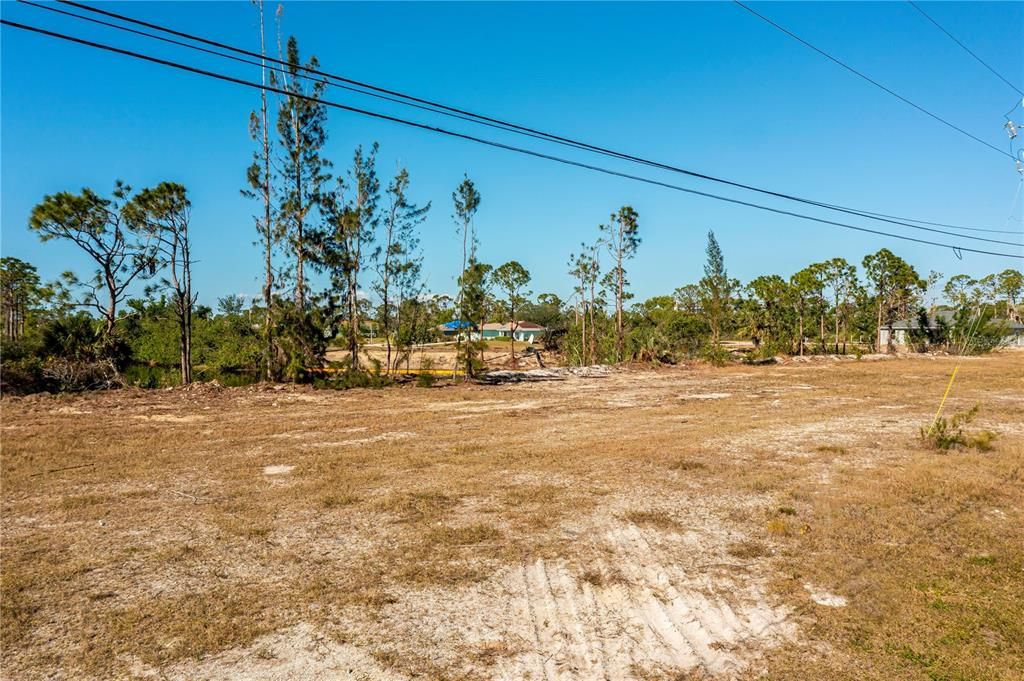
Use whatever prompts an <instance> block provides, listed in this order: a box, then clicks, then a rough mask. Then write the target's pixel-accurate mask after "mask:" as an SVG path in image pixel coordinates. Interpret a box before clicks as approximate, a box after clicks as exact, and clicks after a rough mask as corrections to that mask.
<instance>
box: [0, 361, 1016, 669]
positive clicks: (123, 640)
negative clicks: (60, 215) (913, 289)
mask: <svg viewBox="0 0 1024 681" xmlns="http://www.w3.org/2000/svg"><path fill="white" fill-rule="evenodd" d="M953 363H954V360H952V359H949V358H939V359H935V358H915V359H899V360H889V361H877V362H854V361H828V360H821V361H815V362H806V363H797V364H792V365H787V366H772V367H739V366H737V367H730V368H726V369H711V368H706V367H691V368H686V367H681V368H671V369H661V370H652V369H644V368H633V369H624V370H620V371H614V372H611V373H609V374H608V375H604V376H594V377H579V376H569V377H567V378H566V379H565V380H561V381H548V382H543V383H522V384H516V385H502V386H471V385H461V386H454V387H446V388H434V389H423V388H413V387H403V388H393V389H385V390H355V391H347V392H333V391H313V390H311V389H308V388H301V387H300V388H295V387H278V388H276V389H275V388H272V387H264V386H256V387H250V388H237V389H222V388H216V387H206V386H195V387H192V388H191V389H175V390H165V391H143V390H125V391H118V392H109V393H96V394H90V395H82V396H64V397H34V398H27V399H5V400H4V402H3V404H2V408H3V425H2V434H3V440H2V444H3V458H2V483H3V518H2V531H3V534H2V540H3V558H4V560H3V577H4V584H3V596H4V603H5V611H4V629H3V632H4V645H3V652H2V661H3V668H4V670H5V672H4V677H5V678H12V679H13V678H18V679H22V678H25V679H35V678H40V679H41V678H68V679H70V678H159V679H165V678H166V679H194V678H204V679H239V678H241V679H321V678H338V679H382V680H383V679H389V680H390V679H410V678H430V679H441V678H474V679H483V678H490V679H544V680H554V679H661V678H664V679H691V678H692V679H697V678H759V677H761V676H762V675H764V674H768V675H769V676H771V678H812V677H813V678H919V677H920V678H927V677H926V676H924V675H923V674H925V673H926V672H927V671H928V670H929V669H930V670H932V671H934V670H935V669H937V668H938V667H936V666H935V665H937V664H939V663H938V662H929V665H931V666H929V667H927V668H925V667H921V664H920V663H918V662H915V658H913V657H911V656H908V655H907V654H905V653H901V652H900V650H902V649H900V648H894V649H893V650H895V652H892V651H890V650H889V649H888V648H886V647H885V646H884V645H883V643H884V641H887V640H889V638H893V637H896V638H898V637H899V635H900V633H899V632H900V627H899V626H894V631H890V630H889V629H888V628H887V626H888V625H885V626H883V625H881V624H878V621H877V610H878V609H884V608H885V607H886V603H889V601H888V600H886V599H890V600H892V601H893V602H895V603H898V602H899V600H900V598H901V597H902V598H903V599H905V600H906V599H907V598H908V597H907V595H906V593H907V592H906V591H905V590H906V589H911V590H912V589H914V588H915V587H913V586H907V585H908V584H917V583H919V582H920V581H921V580H922V579H924V577H922V576H921V574H919V572H920V571H922V570H923V571H924V572H925V573H927V575H928V576H929V577H928V578H929V579H936V580H937V579H939V577H937V576H935V574H933V572H934V565H932V566H929V565H928V564H927V560H925V558H922V562H921V563H920V564H919V563H917V562H915V563H913V564H906V565H904V563H903V562H901V561H904V560H905V559H909V558H908V557H909V556H910V555H912V554H913V555H916V554H915V553H914V551H916V550H917V549H914V551H911V550H909V549H906V548H904V547H911V546H914V547H916V546H918V545H919V544H920V543H921V542H922V541H924V542H925V543H927V542H934V543H935V544H936V545H937V546H939V545H943V544H942V543H943V542H946V543H950V542H952V543H953V544H954V545H955V546H954V548H951V549H950V551H955V552H958V553H955V554H953V553H951V554H950V555H961V554H963V555H964V556H966V557H967V558H965V560H968V559H969V560H972V561H975V562H974V563H970V565H986V566H989V567H992V566H991V565H990V564H989V563H988V562H986V561H987V559H986V558H984V557H985V556H996V557H998V558H992V563H993V564H994V565H995V567H992V569H993V570H995V569H996V568H998V567H1001V566H1002V565H1003V564H1004V562H1005V564H1006V565H1007V570H1009V572H1008V573H1005V574H1004V573H998V574H996V573H993V574H991V575H989V576H986V575H981V576H971V575H968V576H967V577H964V579H965V580H968V581H967V582H965V583H969V584H970V585H972V586H971V588H974V586H973V585H974V582H971V581H969V580H971V579H975V578H976V579H978V580H981V581H979V582H978V585H977V589H978V593H981V592H982V591H984V590H985V589H992V588H996V587H994V586H993V584H995V583H998V584H1000V585H1001V586H1000V587H998V588H1001V589H1003V592H1004V596H1005V597H1006V598H1007V599H1011V598H1013V599H1015V598H1016V596H1017V595H1019V594H1021V593H1022V592H1021V590H1020V573H1019V570H1018V571H1017V572H1014V570H1017V568H1016V567H1014V566H1016V565H1021V553H1022V550H1021V548H1020V547H1021V545H1022V544H1021V543H1020V539H1021V538H1022V535H1021V530H1020V527H1021V525H1022V522H1021V521H1022V520H1024V518H1022V517H1021V516H1022V511H1021V507H1020V504H1019V503H1017V502H1019V501H1021V500H1022V499H1024V494H1022V493H1021V480H1020V477H1021V476H1020V465H1021V463H1020V462H1021V452H1022V449H1021V444H1022V442H1024V418H1021V415H1022V414H1024V397H1022V395H1024V355H1021V354H1017V355H1013V354H1006V355H999V356H995V357H989V358H984V359H968V360H966V361H965V362H964V366H963V367H962V368H961V370H960V375H959V377H958V383H957V384H956V386H955V389H954V392H953V397H952V398H951V400H950V402H949V403H948V407H947V408H948V409H950V410H955V409H960V408H966V407H969V406H971V405H973V404H975V403H978V404H980V405H981V407H982V411H981V416H980V417H979V421H978V423H977V424H975V425H976V427H985V428H991V429H992V430H995V431H997V432H998V434H999V437H998V440H997V442H998V446H997V449H996V450H995V452H993V453H989V454H973V453H971V454H967V453H965V454H956V455H948V454H936V453H935V452H933V451H928V450H924V449H922V448H921V446H920V444H919V443H918V442H917V438H916V435H917V430H918V428H919V426H920V425H921V424H923V423H926V422H928V419H929V417H930V416H931V415H932V414H934V410H935V407H936V405H937V401H938V398H939V397H940V396H941V393H942V390H943V388H944V387H945V381H946V380H947V379H948V375H949V372H950V370H951V369H952V367H953ZM940 457H941V459H940ZM936 466H941V467H942V468H936ZM960 466H962V467H963V468H962V469H958V467H960ZM1014 466H1016V470H1017V471H1018V472H1017V473H1016V477H1013V473H1012V471H1013V470H1014V468H1013V467H1014ZM951 467H952V470H950V468H951ZM986 467H992V475H993V480H996V478H998V479H999V480H1002V482H992V483H991V487H983V486H984V485H988V484H990V483H989V482H988V481H987V479H982V478H978V479H977V481H976V482H972V484H975V485H976V487H977V490H981V489H984V490H986V491H985V492H984V493H982V492H979V491H977V490H975V489H974V488H971V489H972V490H973V491H971V490H968V491H959V489H960V488H958V487H957V486H956V485H957V484H960V485H964V484H967V483H966V482H965V481H966V480H968V479H970V480H974V477H972V476H979V475H981V472H979V471H985V470H987V468H986ZM1007 471H1009V472H1007ZM947 474H948V475H950V476H952V477H950V478H949V479H948V480H949V481H948V482H943V481H945V480H946V478H944V477H942V476H944V475H947ZM998 476H1003V477H1001V478H999V477H998ZM1006 476H1009V477H1006ZM900 481H902V482H900ZM922 481H924V482H922ZM958 481H959V482H958ZM897 482H899V484H900V485H902V486H900V487H892V486H891V485H894V484H897ZM887 485H889V487H886V486H887ZM922 485H926V486H923V487H922ZM922 490H924V491H922ZM930 490H938V491H936V492H934V494H935V498H934V499H933V498H932V496H929V494H931V492H930ZM922 494H923V495H924V496H925V499H926V500H925V501H923V502H922V501H920V497H921V495H922ZM961 494H962V495H963V498H961ZM901 495H903V496H901ZM904 496H905V497H906V498H905V499H904V498H903V497H904ZM964 499H966V500H967V501H964ZM965 504H967V506H966V507H965ZM862 507H863V508H867V509H871V508H874V509H875V511H878V509H880V508H884V509H885V514H884V515H880V514H879V513H876V514H875V517H874V519H869V520H865V518H871V517H872V516H871V515H870V513H869V514H868V515H866V516H856V513H859V511H856V509H860V508H862ZM949 509H952V510H949ZM855 511H856V513H855ZM848 512H849V513H853V514H854V516H856V517H858V518H860V519H859V520H857V521H856V522H853V523H850V522H848V520H849V519H848V518H847V516H846V514H847V513H848ZM947 513H948V514H952V515H942V514H947ZM965 513H969V515H970V517H971V518H975V517H976V516H977V518H981V519H984V522H985V525H984V529H983V530H979V529H978V527H981V526H980V525H979V526H977V527H976V526H974V525H970V526H968V525H964V526H963V528H962V529H963V536H960V535H959V534H952V533H953V529H954V528H959V526H958V525H956V523H957V522H959V520H958V519H959V518H961V517H963V516H962V514H965ZM939 515H942V518H943V520H944V522H945V524H944V525H941V527H942V528H944V529H943V531H947V530H948V532H947V534H950V536H951V537H955V540H954V539H950V538H949V537H946V536H945V535H943V537H942V538H940V539H936V538H935V537H932V536H931V535H930V533H933V532H934V528H936V527H937V525H936V524H935V521H934V518H935V517H938V516H939ZM904 521H906V526H904V525H903V523H904ZM978 522H981V520H979V521H978ZM873 523H874V524H873ZM876 525H877V530H878V532H879V534H874V532H875V531H876ZM883 529H884V536H883V533H882V530H883ZM958 531H959V530H958ZM981 541H987V542H988V544H985V545H984V546H980V547H979V546H974V545H973V544H974V543H976V542H981ZM957 542H959V543H957ZM982 549H984V550H982ZM921 550H922V551H923V550H924V549H921ZM922 556H924V554H922ZM977 556H982V558H977ZM1013 561H1017V562H1016V563H1014V562H1013ZM989 567H986V568H985V569H989ZM964 569H973V568H964ZM915 570H917V571H918V572H914V571H915ZM904 572H905V573H906V577H905V579H904V577H903V576H902V575H903V574H904ZM936 574H937V573H936ZM971 574H972V575H973V573H971ZM1007 575H1009V576H1010V577H1009V578H1007ZM1014 575H1016V581H1014ZM890 576H891V577H892V579H893V580H896V578H897V577H899V580H900V581H898V582H897V581H894V582H893V584H892V592H891V593H890V592H889V591H888V590H887V589H888V588H889V587H888V586H886V584H887V582H886V580H887V579H889V578H890ZM1007 579H1009V582H1008V581H1007ZM986 580H994V581H993V582H992V583H989V581H986ZM1007 585H1009V586H1007ZM883 587H885V588H883ZM901 590H904V591H901ZM972 593H973V592H972ZM901 594H902V595H901ZM974 597H978V598H981V597H980V596H977V594H975V595H974V596H972V595H971V594H967V595H966V596H964V598H974ZM949 598H951V597H949V596H947V600H948V599H949ZM1007 602H1010V601H1009V600H1008V601H1007ZM908 603H909V601H908ZM891 605H892V603H890V606H891ZM996 605H998V603H997V604H996ZM926 606H927V604H925V605H922V606H921V607H922V608H923V610H922V612H924V613H926V614H927V613H929V612H931V611H930V610H928V609H927V607H926ZM907 607H908V608H911V606H910V605H909V604H908V606H907ZM1000 607H1001V608H1002V612H1004V613H1007V616H1013V615H1014V613H1015V612H1017V611H1016V610H1014V607H1017V608H1018V610H1019V607H1020V606H1019V605H1017V606H1013V605H1005V603H1004V604H1003V605H1002V606H1000ZM908 612H912V613H916V612H917V611H916V610H912V609H911V610H908ZM1022 614H1024V613H1022ZM944 616H945V615H944V614H943V613H941V612H939V611H937V610H936V611H935V613H934V617H937V618H938V617H944ZM894 617H895V615H894ZM915 617H917V615H915ZM872 618H875V619H872ZM997 619H998V618H997ZM920 621H921V620H920V619H918V623H919V626H920ZM864 622H869V623H870V622H875V624H874V625H872V626H874V627H875V628H876V629H877V631H876V632H875V633H870V632H873V631H875V630H874V629H871V628H870V627H869V626H868V625H866V624H864ZM1000 622H1001V620H1000V621H996V622H992V623H988V624H986V627H987V628H986V629H985V630H986V631H990V632H993V633H992V634H991V635H990V636H989V638H990V639H991V640H993V641H995V642H994V643H992V646H991V648H990V649H989V648H985V649H981V650H979V651H978V652H977V658H976V657H975V653H974V652H971V651H973V649H971V650H970V651H968V652H964V649H963V647H962V646H961V648H955V649H951V650H952V652H948V651H947V652H943V651H944V650H945V649H939V652H937V653H935V654H934V655H933V657H932V658H926V659H933V658H934V659H936V660H940V661H943V660H947V659H948V660H949V662H948V665H949V668H950V669H954V670H956V669H960V668H964V669H968V668H969V669H970V670H981V671H982V672H983V673H982V674H981V675H978V676H968V675H965V676H963V677H962V678H994V679H995V678H1007V679H1009V678H1015V674H1016V671H1017V670H1021V669H1022V667H1021V665H1022V664H1024V663H1021V661H1020V658H1019V657H1017V655H1018V652H1019V651H1020V642H1019V641H1018V642H1013V641H1012V640H1009V639H1010V638H1011V637H1012V636H1013V635H1014V634H1015V632H1016V631H1017V629H1014V628H1013V627H1014V626H1015V625H1014V624H1013V622H1012V621H1010V622H1009V623H1008V624H1007V623H1000ZM896 624H898V623H896ZM936 626H938V625H936ZM1017 626H1019V625H1017ZM856 627H868V629H867V631H868V632H869V633H868V634H864V636H866V637H867V638H868V639H870V640H871V642H872V644H871V646H868V647H864V645H862V644H860V643H857V644H856V645H854V643H851V642H850V640H852V639H850V640H848V638H847V637H846V636H847V634H848V633H849V632H850V631H851V630H853V629H855V628H856ZM920 628H921V631H926V629H927V627H924V626H920ZM979 631H980V630H979ZM922 635H924V634H922ZM872 636H874V637H876V638H878V640H877V641H875V640H874V639H872ZM979 636H980V634H979ZM887 637H888V638H887ZM883 639H884V640H883ZM935 639H936V640H938V636H937V635H936V637H935ZM857 640H858V641H859V640H860V639H857ZM894 640H895V639H894ZM930 641H932V639H931V638H928V639H924V640H923V642H922V641H919V640H917V639H912V640H908V642H907V643H906V646H909V647H910V648H912V649H913V650H915V651H916V650H917V648H915V647H914V646H917V647H920V646H923V645H925V644H926V643H928V642H930ZM855 643H856V642H855ZM934 645H936V646H939V643H934ZM943 645H945V644H943ZM965 645H966V644H965ZM858 646H860V647H858ZM968 653H969V654H968ZM943 654H945V655H946V657H942V655H943ZM1014 660H1016V661H1014ZM942 663H943V664H947V663H946V662H942ZM915 665H917V666H915ZM958 665H959V666H958ZM965 665H966V666H965ZM986 665H988V666H986ZM812 669H818V670H819V671H818V672H812V671H810V670H812ZM858 670H859V671H858ZM986 670H988V671H992V672H993V673H992V675H987V672H986ZM804 674H811V676H805V675H804ZM932 678H956V677H954V676H948V677H945V676H933V677H932ZM1018 678H1019V677H1018Z"/></svg>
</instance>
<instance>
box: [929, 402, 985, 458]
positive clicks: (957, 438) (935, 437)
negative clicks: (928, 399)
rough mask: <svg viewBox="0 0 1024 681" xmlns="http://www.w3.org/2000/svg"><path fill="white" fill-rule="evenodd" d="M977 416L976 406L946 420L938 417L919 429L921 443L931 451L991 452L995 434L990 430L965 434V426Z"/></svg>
mask: <svg viewBox="0 0 1024 681" xmlns="http://www.w3.org/2000/svg"><path fill="white" fill-rule="evenodd" d="M977 415H978V405H974V406H973V407H971V408H970V409H968V410H967V411H958V412H956V413H954V414H953V416H952V417H950V418H949V419H947V418H946V417H944V416H940V417H939V418H937V419H935V422H934V423H933V424H932V425H931V426H928V427H924V426H922V427H921V431H920V438H921V442H922V443H923V444H924V445H925V446H926V447H929V448H931V449H939V450H942V451H949V450H952V449H976V450H978V451H979V452H988V451H991V450H992V443H993V441H994V440H995V439H996V435H997V434H996V433H994V432H992V431H991V430H982V431H979V432H977V433H973V434H971V433H965V432H964V428H965V426H967V425H969V424H970V423H971V422H972V421H974V418H975V417H976V416H977Z"/></svg>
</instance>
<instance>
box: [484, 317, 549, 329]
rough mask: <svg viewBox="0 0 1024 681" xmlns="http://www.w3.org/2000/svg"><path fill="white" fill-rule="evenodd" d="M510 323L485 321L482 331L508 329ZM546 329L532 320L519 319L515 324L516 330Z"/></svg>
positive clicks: (510, 327) (510, 326)
mask: <svg viewBox="0 0 1024 681" xmlns="http://www.w3.org/2000/svg"><path fill="white" fill-rule="evenodd" d="M511 329H512V325H511V324H508V323H498V322H487V323H486V324H484V325H483V330H484V331H510V330H511ZM546 330H547V329H546V328H545V327H543V326H541V325H540V324H534V323H533V322H524V321H522V320H520V321H519V322H518V323H517V324H516V331H546Z"/></svg>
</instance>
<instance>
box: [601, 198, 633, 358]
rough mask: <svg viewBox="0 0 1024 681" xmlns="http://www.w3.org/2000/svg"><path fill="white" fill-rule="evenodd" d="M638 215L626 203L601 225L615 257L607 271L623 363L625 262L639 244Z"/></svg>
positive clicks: (617, 351) (618, 355) (617, 349)
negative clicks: (613, 292)
mask: <svg viewBox="0 0 1024 681" xmlns="http://www.w3.org/2000/svg"><path fill="white" fill-rule="evenodd" d="M638 218H639V215H638V214H637V212H636V211H635V210H633V208H632V207H631V206H623V207H622V208H620V209H619V212H617V213H612V215H611V218H610V219H609V221H608V224H607V225H601V227H600V230H601V232H602V233H603V234H604V236H603V237H602V242H603V243H604V244H605V246H606V247H607V248H608V253H609V254H610V255H611V257H612V263H613V266H612V269H611V271H610V272H609V273H608V277H609V282H608V283H609V284H610V286H611V288H613V290H614V291H615V361H616V362H621V361H622V359H623V357H624V354H625V342H626V330H625V325H624V322H623V307H624V304H625V301H626V300H627V298H629V297H631V296H630V295H629V294H628V293H627V292H626V287H627V286H628V285H629V281H628V280H627V279H626V268H625V261H627V260H631V259H632V258H633V256H635V255H636V250H637V247H638V246H639V245H640V235H639V229H640V225H639V223H638Z"/></svg>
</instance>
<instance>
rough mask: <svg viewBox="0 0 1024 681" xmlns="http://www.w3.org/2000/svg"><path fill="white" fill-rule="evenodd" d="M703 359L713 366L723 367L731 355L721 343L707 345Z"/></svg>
mask: <svg viewBox="0 0 1024 681" xmlns="http://www.w3.org/2000/svg"><path fill="white" fill-rule="evenodd" d="M703 355H704V359H705V360H707V362H708V363H709V364H711V365H713V366H716V367H724V366H725V365H727V364H729V361H730V359H732V355H731V354H730V353H729V351H728V350H726V349H725V348H723V347H722V346H721V345H709V346H708V347H707V348H705V349H704V353H703Z"/></svg>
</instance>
